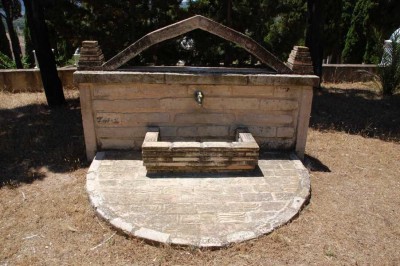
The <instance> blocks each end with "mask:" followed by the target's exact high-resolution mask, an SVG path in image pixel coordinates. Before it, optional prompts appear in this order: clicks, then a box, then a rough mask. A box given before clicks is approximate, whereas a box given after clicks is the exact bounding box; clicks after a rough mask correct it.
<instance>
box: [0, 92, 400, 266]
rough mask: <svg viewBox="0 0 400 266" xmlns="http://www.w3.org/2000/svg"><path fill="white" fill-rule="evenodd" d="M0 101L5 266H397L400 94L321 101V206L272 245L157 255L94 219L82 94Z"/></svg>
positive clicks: (317, 140) (309, 161)
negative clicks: (51, 103)
mask: <svg viewBox="0 0 400 266" xmlns="http://www.w3.org/2000/svg"><path fill="white" fill-rule="evenodd" d="M66 94H67V96H68V99H69V100H68V106H66V107H63V108H59V109H55V110H50V109H47V108H46V107H45V105H44V103H45V99H44V94H43V93H20V94H9V93H1V92H0V265H87V264H93V265H100V264H110V265H132V264H133V265H251V264H253V265H259V264H263V265H285V264H290V265H293V264H296V265H298V264H303V265H312V264H315V265H399V264H400V249H399V247H400V223H399V220H400V212H399V206H400V167H399V165H400V163H399V162H400V97H399V96H400V95H397V96H393V97H390V98H381V97H379V96H378V95H377V94H376V93H375V92H374V91H372V90H371V89H369V85H367V86H366V85H364V84H346V85H329V84H325V89H323V90H322V91H319V92H316V93H315V97H314V103H313V111H312V118H311V125H310V127H311V128H310V131H309V136H308V142H307V151H306V153H307V157H306V161H305V164H306V165H307V166H308V168H309V169H310V173H311V184H312V197H311V200H310V203H309V204H308V206H307V207H306V208H305V209H304V210H303V211H302V212H301V213H300V215H299V217H298V218H297V219H295V220H294V221H293V222H291V223H290V224H288V225H286V226H283V227H282V228H280V229H278V230H277V231H275V232H274V233H272V234H270V235H266V236H263V237H261V238H259V239H256V240H252V241H248V242H245V243H242V244H237V245H233V246H231V247H227V248H223V249H219V250H200V249H193V248H174V247H170V246H154V245H150V244H147V243H144V242H143V241H141V240H138V239H135V238H128V237H126V236H124V235H122V234H119V233H117V234H115V231H114V230H113V229H112V228H110V227H109V226H108V225H107V224H106V223H104V222H103V221H101V220H100V219H99V218H97V217H96V215H95V212H94V210H93V209H92V208H91V206H90V204H89V200H88V196H87V194H86V192H85V188H84V186H85V174H86V171H87V168H88V164H87V163H85V162H84V144H83V136H82V125H81V118H80V109H79V101H78V93H77V92H76V91H66Z"/></svg>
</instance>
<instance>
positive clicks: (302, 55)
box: [287, 46, 314, 74]
mask: <svg viewBox="0 0 400 266" xmlns="http://www.w3.org/2000/svg"><path fill="white" fill-rule="evenodd" d="M287 65H288V66H289V68H290V69H292V70H293V72H294V73H296V74H314V68H313V64H312V61H311V56H310V52H309V50H308V47H304V46H295V47H293V50H292V52H291V53H290V55H289V59H288V62H287Z"/></svg>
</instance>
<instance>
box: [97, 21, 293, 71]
mask: <svg viewBox="0 0 400 266" xmlns="http://www.w3.org/2000/svg"><path fill="white" fill-rule="evenodd" d="M196 29H200V30H203V31H206V32H209V33H211V34H214V35H216V36H218V37H220V38H223V39H225V40H227V41H230V42H233V43H236V44H237V45H239V46H240V47H242V48H243V49H245V50H246V51H248V52H249V53H250V54H252V55H254V56H255V57H256V58H258V59H259V60H260V61H261V62H262V63H263V64H265V65H267V66H269V67H270V68H272V69H274V70H275V71H276V72H277V73H282V74H283V73H288V74H289V73H292V70H291V69H290V68H289V67H288V66H286V65H285V64H284V63H283V62H282V61H280V60H279V59H277V58H276V57H275V56H274V55H273V54H272V53H270V52H269V51H267V50H266V49H265V48H263V47H262V46H261V45H260V44H258V43H257V42H256V41H254V40H253V39H252V38H250V37H249V36H246V35H244V34H242V33H240V32H238V31H235V30H233V29H231V28H229V27H226V26H224V25H222V24H219V23H217V22H215V21H213V20H211V19H208V18H206V17H203V16H200V15H196V16H193V17H191V18H188V19H185V20H182V21H179V22H177V23H174V24H171V25H169V26H166V27H164V28H161V29H158V30H155V31H153V32H150V33H148V34H147V35H145V36H143V37H142V38H141V39H139V40H138V41H136V42H134V43H133V44H131V45H130V46H128V47H127V48H126V49H124V50H123V51H121V52H120V53H119V54H117V55H116V56H114V57H113V58H111V59H110V60H109V61H107V62H106V63H104V64H103V66H102V69H103V70H116V69H118V68H119V67H121V66H122V65H124V64H125V63H127V62H128V61H129V60H131V59H132V58H134V57H136V56H137V55H138V54H140V53H141V52H143V51H144V50H146V49H148V48H149V47H151V46H153V45H155V44H157V43H160V42H163V41H165V40H168V39H172V38H175V37H178V36H180V35H182V34H185V33H187V32H190V31H193V30H196Z"/></svg>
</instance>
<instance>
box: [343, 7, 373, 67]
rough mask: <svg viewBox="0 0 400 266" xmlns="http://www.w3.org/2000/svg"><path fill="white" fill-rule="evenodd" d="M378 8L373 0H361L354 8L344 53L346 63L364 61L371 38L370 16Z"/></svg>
mask: <svg viewBox="0 0 400 266" xmlns="http://www.w3.org/2000/svg"><path fill="white" fill-rule="evenodd" d="M375 6H376V4H375V3H374V2H373V1H372V0H359V1H358V2H357V4H356V6H355V8H354V12H353V15H352V19H351V25H350V29H349V31H348V32H347V35H346V42H345V47H344V50H343V53H342V59H343V62H344V63H360V62H362V61H363V57H364V53H365V50H366V45H367V38H368V36H370V34H371V32H370V30H369V29H370V27H371V21H370V14H371V10H372V9H373V8H374V7H375Z"/></svg>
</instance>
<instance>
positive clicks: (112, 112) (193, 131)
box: [74, 71, 318, 160]
mask: <svg viewBox="0 0 400 266" xmlns="http://www.w3.org/2000/svg"><path fill="white" fill-rule="evenodd" d="M74 80H75V82H76V83H78V86H79V88H80V96H81V107H82V117H83V125H84V132H85V142H86V150H87V156H88V158H89V160H91V159H93V157H94V155H95V152H96V151H97V150H103V149H140V148H141V145H142V143H143V140H144V137H145V134H146V132H147V130H148V128H149V127H159V128H160V136H161V139H162V140H163V141H171V140H174V141H179V140H183V141H187V140H191V141H210V140H224V141H233V140H234V138H235V130H236V129H237V128H238V127H246V128H247V129H248V130H249V132H250V133H251V134H252V135H253V136H254V138H255V139H256V141H257V143H258V144H259V145H260V148H261V149H273V150H276V149H280V150H281V149H283V150H292V149H293V150H296V152H297V153H298V155H299V156H300V157H302V156H303V154H304V148H305V142H306V134H307V128H308V123H309V115H310V110H311V101H312V87H313V86H315V85H316V84H318V77H316V76H313V75H273V74H259V75H252V74H247V75H236V74H231V75H229V74H228V75H212V74H208V75H207V74H183V73H179V74H177V73H141V72H119V71H113V72H106V71H98V72H96V71H78V72H75V73H74ZM197 90H200V91H202V92H203V94H204V102H203V104H202V105H199V104H198V103H197V102H196V101H195V98H194V93H195V91H197Z"/></svg>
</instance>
